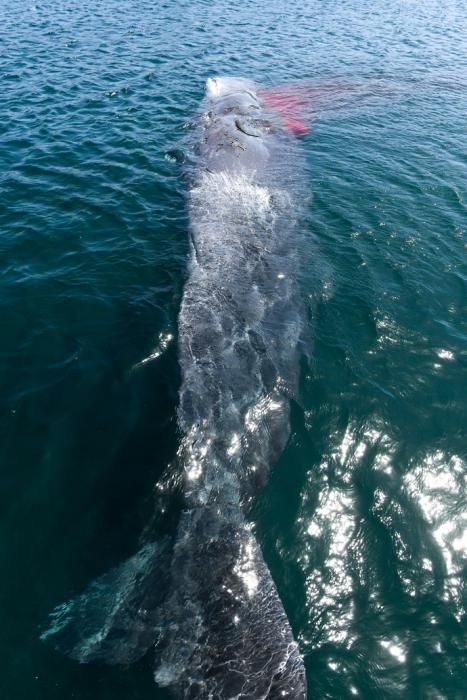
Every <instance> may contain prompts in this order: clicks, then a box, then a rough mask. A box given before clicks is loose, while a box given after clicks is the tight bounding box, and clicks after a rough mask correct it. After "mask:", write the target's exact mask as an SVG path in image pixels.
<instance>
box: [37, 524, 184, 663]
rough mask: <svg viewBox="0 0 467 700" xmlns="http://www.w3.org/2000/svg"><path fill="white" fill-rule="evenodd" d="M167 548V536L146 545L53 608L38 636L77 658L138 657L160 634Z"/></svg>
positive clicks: (112, 660) (128, 659)
mask: <svg viewBox="0 0 467 700" xmlns="http://www.w3.org/2000/svg"><path fill="white" fill-rule="evenodd" d="M171 550H172V543H171V539H170V538H169V537H167V538H163V539H162V540H160V541H159V542H157V543H150V544H147V545H145V546H144V547H143V548H142V549H140V551H139V552H138V553H137V554H135V555H134V556H132V557H130V559H127V560H126V561H125V562H123V563H122V564H120V565H119V566H117V567H115V568H114V569H112V570H111V571H109V572H107V573H105V574H103V575H102V576H100V577H99V578H98V579H96V580H95V581H93V582H92V583H91V584H90V585H89V586H88V588H87V589H86V590H85V591H84V592H83V593H82V594H81V595H78V596H76V597H75V598H72V599H71V600H70V601H68V602H67V603H63V604H62V605H59V606H58V607H57V608H55V610H54V611H53V612H52V613H51V615H50V623H51V624H50V627H49V628H48V629H47V630H46V631H45V632H44V633H43V634H42V635H41V639H42V640H45V641H50V643H51V644H52V645H53V646H54V647H55V648H56V649H57V650H58V651H60V652H62V653H63V654H66V655H67V656H70V657H72V658H73V659H76V660H77V661H80V662H81V663H86V662H88V661H104V662H105V663H108V664H129V663H132V662H133V661H136V660H137V659H139V658H141V657H142V656H143V655H144V654H145V653H146V651H147V650H148V649H149V647H150V646H151V645H152V644H154V642H155V641H156V639H157V637H158V635H159V629H158V625H157V616H158V614H159V613H158V608H159V606H160V605H161V603H162V602H163V601H164V599H165V596H166V594H167V589H168V586H169V572H170V557H171Z"/></svg>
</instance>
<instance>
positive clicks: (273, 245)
mask: <svg viewBox="0 0 467 700" xmlns="http://www.w3.org/2000/svg"><path fill="white" fill-rule="evenodd" d="M195 152H196V155H195V157H194V161H193V167H192V172H191V173H190V175H191V178H190V180H191V189H190V193H189V218H190V232H191V240H192V254H191V261H190V270H189V277H188V280H187V283H186V286H185V290H184V295H183V301H182V307H181V310H180V316H179V357H180V365H181V369H182V385H181V389H180V407H179V424H180V427H181V429H182V431H183V435H184V437H183V440H182V443H181V446H180V450H179V458H180V462H181V464H182V465H183V470H184V483H185V510H184V512H183V514H182V515H181V518H180V522H179V524H178V527H177V532H176V534H175V536H174V537H173V538H172V539H170V538H168V539H167V540H166V541H163V542H162V543H158V544H157V545H156V544H154V545H147V546H146V547H145V548H144V549H143V550H142V551H141V552H140V553H139V554H137V555H136V556H135V557H133V558H132V559H131V560H129V561H128V562H126V563H125V564H123V565H121V566H120V567H118V568H117V569H115V570H114V571H113V572H110V574H107V575H105V576H104V577H102V578H101V579H100V580H98V581H97V582H96V583H95V584H93V585H92V586H91V587H90V589H88V591H86V592H85V593H84V594H83V595H82V596H79V597H78V598H75V599H74V600H73V601H71V602H70V603H68V604H66V605H65V606H62V607H61V608H59V609H57V611H56V612H55V613H54V624H53V626H52V628H51V629H50V630H49V631H48V632H47V633H46V634H45V636H51V637H54V638H55V642H56V644H57V646H59V647H60V648H61V649H62V650H64V651H65V652H66V653H68V654H70V655H71V656H73V657H75V658H78V659H79V660H80V661H90V660H93V659H101V660H104V661H107V662H110V663H128V662H130V661H133V660H134V659H136V658H138V657H139V656H141V655H142V654H143V653H145V652H146V651H147V649H148V648H149V647H150V646H151V645H152V644H153V643H155V647H156V669H155V678H156V681H157V682H158V683H159V684H160V685H162V686H170V687H171V688H172V690H173V691H174V694H175V696H176V697H180V698H186V699H190V700H194V699H195V698H199V699H200V700H201V699H208V698H212V699H213V700H231V699H232V700H233V699H238V700H240V699H245V700H246V699H249V700H260V699H261V698H264V699H266V698H267V699H268V700H279V698H284V697H286V698H294V699H295V700H304V698H305V697H306V685H305V674H304V667H303V661H302V658H301V656H300V654H299V651H298V647H297V644H296V642H295V641H294V639H293V635H292V631H291V628H290V625H289V622H288V620H287V617H286V614H285V611H284V608H283V606H282V603H281V601H280V598H279V595H278V593H277V590H276V587H275V585H274V582H273V580H272V578H271V575H270V572H269V570H268V568H267V566H266V564H265V563H264V560H263V557H262V554H261V550H260V548H259V545H258V543H257V542H256V540H255V537H254V533H253V529H252V526H251V524H250V523H249V522H248V521H247V519H246V515H247V512H248V508H249V505H250V503H251V500H252V498H253V497H254V495H255V493H256V491H257V489H258V487H259V486H261V484H262V483H264V480H265V478H266V475H267V471H268V469H269V467H270V466H271V465H272V464H273V463H274V461H275V460H276V459H277V458H278V457H279V455H280V453H281V451H282V449H283V447H284V445H285V442H286V440H287V437H288V432H289V420H288V410H289V409H288V403H289V396H290V395H291V394H293V393H294V392H295V391H296V385H297V381H298V368H299V350H298V346H299V342H300V337H301V334H302V330H303V320H304V316H303V310H302V303H301V301H300V295H299V293H298V289H297V282H296V274H297V268H298V265H299V255H300V248H301V246H300V236H301V235H302V226H301V225H300V219H301V215H300V206H299V199H300V184H299V183H300V178H299V176H297V171H299V168H298V162H299V152H298V146H297V144H296V142H295V139H294V137H293V136H292V135H291V134H290V133H288V132H287V131H286V130H285V129H284V128H283V127H282V126H281V124H280V121H279V119H278V117H277V115H275V114H274V113H273V112H270V111H269V110H268V108H267V107H266V106H265V105H264V103H263V102H262V100H261V98H260V97H259V96H258V89H257V87H256V86H255V85H254V84H253V83H251V82H250V81H246V80H243V79H234V78H223V79H210V80H208V83H207V94H206V98H205V102H204V103H203V112H202V115H201V119H200V127H199V138H198V140H197V147H196V151H195Z"/></svg>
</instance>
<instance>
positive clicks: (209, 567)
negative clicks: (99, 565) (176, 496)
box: [42, 504, 306, 700]
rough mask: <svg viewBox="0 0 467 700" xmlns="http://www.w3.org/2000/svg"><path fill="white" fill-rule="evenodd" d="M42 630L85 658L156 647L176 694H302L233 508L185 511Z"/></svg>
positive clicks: (162, 672) (271, 600)
mask: <svg viewBox="0 0 467 700" xmlns="http://www.w3.org/2000/svg"><path fill="white" fill-rule="evenodd" d="M42 639H44V640H47V641H50V642H51V643H52V644H53V645H54V646H55V647H56V648H57V649H58V650H59V651H61V652H62V653H64V654H66V655H68V656H71V657H72V658H74V659H76V660H78V661H80V662H82V663H85V662H90V661H101V662H105V663H109V664H129V663H132V662H134V661H136V660H137V659H139V658H140V657H142V656H143V655H144V654H145V653H146V652H147V651H148V650H149V648H150V647H151V646H154V648H155V655H156V665H155V680H156V682H157V683H158V684H159V685H161V686H170V687H171V688H172V689H173V690H174V691H175V696H176V697H180V698H190V699H193V700H194V699H195V698H199V699H200V700H201V698H217V699H218V700H223V699H225V700H227V699H228V698H229V699H231V698H239V699H240V698H245V699H246V698H250V699H251V700H253V699H257V698H265V699H266V698H268V700H275V699H277V700H279V698H294V699H297V700H304V698H305V697H306V691H305V675H304V668H303V661H302V658H301V656H300V653H299V651H298V647H297V644H296V642H295V641H294V639H293V635H292V631H291V629H290V625H289V622H288V620H287V617H286V614H285V611H284V609H283V607H282V603H281V601H280V599H279V595H278V593H277V590H276V587H275V584H274V582H273V580H272V577H271V574H270V572H269V570H268V568H267V566H266V564H265V562H264V560H263V557H262V554H261V550H260V547H259V545H258V543H257V542H256V540H255V538H254V536H253V533H252V530H251V527H250V525H249V524H248V523H247V522H246V521H245V519H244V516H243V513H242V511H241V510H240V508H238V509H236V508H234V507H232V506H229V505H227V506H226V508H225V509H224V512H221V508H219V505H218V504H213V505H212V506H210V505H209V504H207V505H206V506H205V507H203V508H196V509H193V510H191V511H186V512H184V513H183V514H182V516H181V520H180V523H179V525H178V532H177V537H176V539H175V541H173V540H172V539H171V538H169V537H166V538H165V539H163V540H161V541H160V542H159V543H157V544H147V545H146V546H144V547H143V548H142V549H141V550H140V551H139V552H138V553H137V554H136V555H134V556H133V557H131V558H130V559H128V560H127V561H126V562H125V563H123V564H121V565H120V566H118V567H116V568H115V569H113V570H112V571H110V572H108V573H106V574H104V575H103V576H102V577H100V578H98V579H97V580H96V581H95V582H93V583H92V584H91V585H90V586H89V587H88V588H87V589H86V590H85V591H84V593H82V594H81V595H79V596H77V597H75V598H73V599H72V600H71V601H69V602H68V603H65V604H63V605H60V606H59V607H57V608H56V609H55V611H54V612H53V613H52V614H51V625H50V627H49V629H47V630H46V631H45V632H44V633H43V635H42Z"/></svg>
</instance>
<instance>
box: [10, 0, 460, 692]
mask: <svg viewBox="0 0 467 700" xmlns="http://www.w3.org/2000/svg"><path fill="white" fill-rule="evenodd" d="M0 20H1V30H0V31H1V33H2V46H3V49H2V52H1V53H0V80H1V84H2V104H1V107H0V113H1V125H2V149H1V151H0V164H1V170H0V172H1V174H0V198H1V199H0V201H1V212H0V216H1V229H2V236H1V241H0V246H1V252H2V261H3V265H2V270H1V277H0V310H1V334H0V380H1V400H2V408H1V410H2V414H1V426H0V440H1V442H0V454H1V464H2V468H1V491H0V499H1V508H0V553H1V570H2V572H3V575H2V578H1V583H0V600H1V607H2V611H3V617H2V629H1V633H0V639H1V651H2V674H1V679H0V695H1V697H2V698H5V700H19V699H22V698H28V699H29V698H44V700H54V699H57V700H58V699H59V698H60V699H62V698H76V699H82V700H93V698H96V699H97V698H99V700H105V699H106V698H109V699H110V698H112V700H118V699H119V698H121V699H123V698H125V699H126V700H128V699H129V698H134V699H135V700H139V699H142V698H146V697H151V698H161V699H162V698H164V697H167V694H166V693H165V692H163V691H161V690H158V689H157V688H156V687H155V686H154V684H153V681H152V677H151V669H152V660H151V658H150V655H148V657H147V658H145V659H144V660H143V661H141V662H140V663H139V664H137V665H136V666H134V667H131V668H130V669H115V668H106V667H100V666H80V665H78V664H76V663H74V662H72V661H69V660H67V659H64V658H62V657H60V656H59V655H57V654H56V653H55V652H54V651H53V650H52V649H51V648H49V647H47V646H46V645H43V644H41V643H40V642H39V641H38V636H39V633H40V630H41V625H43V623H44V620H45V618H46V616H47V614H48V612H49V611H50V610H51V609H52V608H53V607H54V605H56V604H57V603H58V602H60V601H62V600H64V599H66V598H67V597H69V596H70V595H72V594H73V593H75V592H77V591H79V590H80V589H82V588H83V587H84V586H85V585H86V583H87V582H88V581H89V580H90V579H92V578H93V577H95V576H96V575H98V574H100V573H102V572H103V571H105V570H106V569H107V568H109V567H110V566H113V565H114V564H116V563H117V562H119V561H120V560H122V559H123V558H125V557H127V556H129V555H130V554H131V553H133V552H134V551H135V550H136V549H137V548H138V542H139V541H140V539H141V537H142V536H144V535H142V533H143V532H144V529H145V528H146V527H147V526H148V523H151V524H150V527H152V528H153V529H156V530H157V528H159V527H162V525H161V524H159V523H158V522H157V521H156V522H154V520H152V514H153V512H154V509H156V510H160V509H161V508H163V507H164V508H165V507H169V508H170V507H171V506H172V505H173V503H174V499H175V500H176V495H174V494H173V493H172V492H171V490H170V488H168V489H167V488H166V482H167V477H166V474H167V470H166V467H167V465H168V464H170V463H171V462H172V460H173V458H174V455H175V451H176V448H177V445H178V442H179V439H180V436H179V435H178V433H177V427H176V406H177V392H178V387H179V370H178V363H177V353H176V329H177V314H178V309H179V305H180V299H181V294H182V289H183V283H184V279H185V276H186V261H187V253H188V242H187V226H186V215H185V209H184V195H185V184H184V182H183V179H182V178H181V177H180V173H179V168H178V166H177V164H176V163H174V162H173V161H174V159H173V157H172V156H171V155H168V154H171V153H172V152H173V149H177V148H178V147H179V144H180V143H181V142H182V141H183V135H184V133H185V130H186V128H189V122H190V119H191V118H192V115H193V114H194V112H195V110H196V107H197V105H198V103H199V100H200V99H201V97H202V94H203V84H204V81H205V79H206V78H207V77H208V76H210V75H212V74H237V75H243V76H247V77H250V78H253V79H255V80H257V81H259V82H261V83H264V84H266V85H272V84H276V83H280V82H283V81H291V80H298V79H303V78H304V79H307V80H315V81H322V82H327V81H331V82H333V81H336V82H339V83H341V84H343V83H345V84H352V83H353V84H354V85H357V84H358V85H359V86H360V87H361V86H362V84H364V85H367V86H368V85H370V86H375V85H378V86H379V87H378V90H377V91H375V93H377V94H374V95H373V96H372V95H371V93H372V90H373V88H372V87H370V88H365V89H364V90H363V93H365V94H364V95H363V94H362V98H361V99H360V100H359V99H348V100H344V102H343V103H339V104H336V103H328V104H327V103H326V101H324V102H322V103H321V104H320V105H318V106H317V107H316V109H315V111H314V120H313V125H312V131H311V132H310V134H309V135H307V136H306V137H305V138H304V139H303V140H302V144H303V149H304V153H305V157H306V160H307V166H308V167H307V170H308V171H309V174H307V175H305V177H307V178H308V190H309V195H310V202H309V207H310V222H311V223H310V232H309V234H310V236H311V237H313V240H314V241H316V260H318V261H319V265H318V269H319V274H318V273H317V266H316V264H313V265H310V269H309V270H308V272H307V271H305V275H304V276H303V277H304V279H303V280H301V283H302V286H303V294H304V297H305V298H306V299H307V301H308V305H309V311H310V331H311V332H310V338H313V343H312V345H311V343H310V347H309V348H307V351H309V353H310V354H311V361H309V362H307V361H305V360H304V362H303V371H302V378H301V391H300V401H297V402H294V403H293V405H292V433H291V437H290V440H289V444H288V446H287V448H286V451H285V452H284V454H283V456H282V458H281V459H280V461H279V462H278V464H276V465H275V467H274V469H273V473H272V478H271V479H270V482H269V484H268V486H267V487H266V489H265V490H264V491H263V492H262V493H261V494H260V496H259V497H258V499H257V502H256V504H255V508H254V512H253V514H252V518H253V521H254V523H255V526H256V530H257V533H258V537H259V539H260V542H261V544H262V547H263V551H264V554H265V557H266V560H267V562H268V564H269V566H270V568H271V570H272V573H273V575H274V578H275V580H276V583H277V586H278V588H279V591H280V593H281V596H282V599H283V601H284V604H285V607H286V610H287V613H288V615H289V618H290V620H291V622H292V625H293V628H294V632H295V634H296V636H297V639H298V640H299V643H300V646H301V649H302V652H303V654H304V656H305V661H306V668H307V675H308V682H309V697H310V698H316V699H317V700H320V699H322V698H332V699H335V700H343V699H345V698H354V697H360V698H368V699H370V698H387V699H392V698H394V699H395V698H417V699H418V698H423V699H425V698H428V699H430V698H447V699H449V700H451V699H456V700H457V698H459V699H461V698H465V697H467V673H466V670H465V669H466V662H467V659H466V648H467V645H466V642H467V612H466V605H467V590H466V582H467V491H466V475H467V446H466V425H467V398H466V397H467V379H466V377H467V374H466V369H467V346H466V341H467V262H466V246H467V233H466V220H467V219H466V192H465V189H466V188H465V183H466V177H467V138H466V129H465V113H466V108H467V99H466V86H467V52H466V40H465V37H466V36H467V20H466V14H465V8H464V7H463V6H462V4H460V3H457V2H453V1H452V2H451V1H449V0H448V1H447V2H445V3H443V5H442V7H441V6H440V5H439V4H438V3H435V2H432V1H431V0H428V1H425V2H421V0H412V1H407V2H402V1H399V2H395V3H390V4H389V5H388V4H387V3H383V2H382V1H381V0H377V1H376V2H371V3H370V2H366V1H365V2H359V3H357V2H355V1H354V0H347V1H345V0H342V1H340V2H337V1H335V0H334V1H332V0H324V1H321V2H309V3H305V4H303V3H297V2H290V3H287V5H286V6H284V5H283V4H282V3H278V2H274V1H272V0H266V2H264V3H262V4H261V5H258V3H254V2H250V1H249V0H246V2H242V3H239V2H235V1H234V2H232V1H231V2H224V1H223V0H220V1H218V2H215V3H214V2H212V1H211V2H208V1H205V2H198V3H190V2H187V1H180V2H174V1H168V2H165V3H162V4H157V3H156V4H155V3H151V2H147V1H145V0H138V1H136V0H127V1H126V2H121V1H120V0H107V1H106V2H92V3H91V2H89V1H88V0H81V1H80V2H75V1H74V0H64V1H63V2H61V3H55V2H36V3H34V2H23V1H21V2H19V3H16V4H7V3H5V2H3V3H1V5H0ZM355 94H358V90H356V92H355ZM318 107H319V108H318ZM146 358H150V359H149V360H148V361H147V362H143V363H142V361H143V360H145V359H146ZM140 363H142V364H140ZM161 486H164V488H160V487H161ZM164 489H166V490H164Z"/></svg>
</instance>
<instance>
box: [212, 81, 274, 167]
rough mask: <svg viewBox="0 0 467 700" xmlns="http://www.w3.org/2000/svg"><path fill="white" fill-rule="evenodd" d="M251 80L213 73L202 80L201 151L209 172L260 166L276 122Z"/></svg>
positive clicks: (265, 159) (264, 157)
mask: <svg viewBox="0 0 467 700" xmlns="http://www.w3.org/2000/svg"><path fill="white" fill-rule="evenodd" d="M258 91H259V86H258V85H256V83H254V82H253V81H252V80H248V79H247V78H237V77H213V78H209V79H208V80H207V82H206V96H205V99H204V102H203V113H202V118H201V122H202V125H203V128H204V134H203V137H202V139H201V149H200V150H201V155H202V158H203V160H204V165H205V167H206V169H207V170H208V171H209V172H223V173H228V174H232V173H235V174H238V173H239V172H240V171H242V172H244V173H248V172H258V171H261V170H262V169H264V167H265V165H266V163H267V161H268V158H269V150H270V149H269V142H270V135H271V131H272V130H273V129H274V128H275V127H276V126H277V127H279V126H280V123H279V122H278V121H277V120H276V123H275V117H274V113H273V112H272V111H271V110H270V109H269V108H268V107H267V106H266V105H265V104H264V102H263V100H262V99H261V97H260V96H259V94H258Z"/></svg>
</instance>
